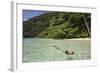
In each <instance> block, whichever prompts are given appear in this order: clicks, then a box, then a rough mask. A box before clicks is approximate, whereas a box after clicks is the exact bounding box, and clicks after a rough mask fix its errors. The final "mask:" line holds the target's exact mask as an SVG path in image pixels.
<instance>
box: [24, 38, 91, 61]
mask: <svg viewBox="0 0 100 73" xmlns="http://www.w3.org/2000/svg"><path fill="white" fill-rule="evenodd" d="M54 46H56V47H58V48H59V49H60V50H58V49H56V48H55V47H54ZM67 49H74V50H75V54H74V55H66V54H65V53H64V52H62V51H65V50H67ZM87 59H91V41H90V40H71V39H63V40H59V39H58V40H56V39H39V38H24V39H23V62H46V61H67V60H87Z"/></svg>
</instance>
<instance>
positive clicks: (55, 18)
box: [23, 12, 91, 39]
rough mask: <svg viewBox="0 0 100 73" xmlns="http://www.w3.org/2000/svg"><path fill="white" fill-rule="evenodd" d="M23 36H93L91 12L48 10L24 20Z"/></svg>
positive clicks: (59, 37) (58, 37) (55, 37)
mask: <svg viewBox="0 0 100 73" xmlns="http://www.w3.org/2000/svg"><path fill="white" fill-rule="evenodd" d="M23 37H34V38H54V39H64V38H87V37H91V14H90V13H72V12H48V13H44V14H41V15H39V16H35V17H33V18H30V19H28V20H27V21H23Z"/></svg>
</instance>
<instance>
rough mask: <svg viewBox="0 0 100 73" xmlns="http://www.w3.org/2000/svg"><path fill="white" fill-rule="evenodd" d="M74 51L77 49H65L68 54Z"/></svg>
mask: <svg viewBox="0 0 100 73" xmlns="http://www.w3.org/2000/svg"><path fill="white" fill-rule="evenodd" d="M74 53H75V50H73V49H67V50H66V51H65V54H68V55H73V54H74Z"/></svg>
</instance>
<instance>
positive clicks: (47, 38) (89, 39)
mask: <svg viewBox="0 0 100 73" xmlns="http://www.w3.org/2000/svg"><path fill="white" fill-rule="evenodd" d="M23 39H29V38H23ZM30 39H32V38H30ZM34 39H48V40H49V39H51V40H91V38H72V39H68V38H66V39H52V38H34Z"/></svg>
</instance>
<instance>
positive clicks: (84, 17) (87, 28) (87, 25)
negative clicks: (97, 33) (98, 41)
mask: <svg viewBox="0 0 100 73" xmlns="http://www.w3.org/2000/svg"><path fill="white" fill-rule="evenodd" d="M83 18H84V21H85V25H86V28H87V31H88V34H89V36H90V37H91V32H90V29H89V26H88V23H87V21H86V18H85V16H84V15H83Z"/></svg>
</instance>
